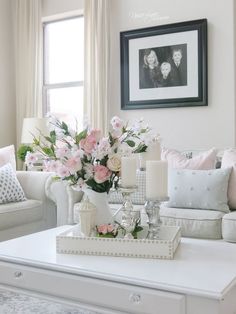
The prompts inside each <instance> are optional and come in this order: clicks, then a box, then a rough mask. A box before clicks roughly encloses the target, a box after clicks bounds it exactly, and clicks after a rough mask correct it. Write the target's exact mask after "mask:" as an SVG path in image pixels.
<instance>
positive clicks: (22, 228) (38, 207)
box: [0, 171, 56, 241]
mask: <svg viewBox="0 0 236 314" xmlns="http://www.w3.org/2000/svg"><path fill="white" fill-rule="evenodd" d="M16 174H17V178H18V180H19V182H20V184H21V186H22V188H23V190H24V193H25V196H26V198H27V200H26V201H23V202H14V203H7V204H0V241H3V240H8V239H11V238H15V237H19V236H23V235H26V234H30V233H34V232H37V231H41V230H44V229H48V228H52V227H55V226H56V205H55V203H54V202H53V201H52V200H50V199H49V198H48V197H47V195H46V193H45V186H46V184H47V181H48V180H50V178H51V173H46V172H38V171H17V172H16Z"/></svg>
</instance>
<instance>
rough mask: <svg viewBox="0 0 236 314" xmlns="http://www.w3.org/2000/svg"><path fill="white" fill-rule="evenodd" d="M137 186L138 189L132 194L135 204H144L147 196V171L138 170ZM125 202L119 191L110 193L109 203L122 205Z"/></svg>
mask: <svg viewBox="0 0 236 314" xmlns="http://www.w3.org/2000/svg"><path fill="white" fill-rule="evenodd" d="M136 184H137V186H138V189H137V191H136V192H134V193H133V194H132V196H131V197H132V202H133V204H144V203H145V201H146V200H145V196H146V171H140V170H137V172H136ZM122 202H123V197H122V195H121V193H120V192H119V191H115V192H112V191H111V192H110V194H109V203H112V204H121V203H122Z"/></svg>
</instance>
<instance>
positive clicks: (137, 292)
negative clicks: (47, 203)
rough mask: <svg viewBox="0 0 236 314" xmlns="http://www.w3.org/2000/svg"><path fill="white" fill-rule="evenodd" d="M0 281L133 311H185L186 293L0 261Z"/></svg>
mask: <svg viewBox="0 0 236 314" xmlns="http://www.w3.org/2000/svg"><path fill="white" fill-rule="evenodd" d="M0 281H1V282H0V283H2V284H8V285H12V286H15V287H19V288H24V289H28V290H32V291H36V292H41V293H46V294H50V295H53V296H57V297H63V298H65V299H68V300H73V301H79V302H83V303H86V304H91V305H96V306H100V307H104V308H110V309H113V310H117V311H122V312H128V313H135V314H139V313H140V314H141V313H143V314H173V313H175V314H185V296H184V295H181V294H177V293H170V292H164V291H159V290H155V289H149V288H143V287H138V286H132V285H127V284H123V283H117V282H112V281H107V280H100V279H95V278H90V277H84V276H79V275H73V274H67V273H63V272H59V271H50V270H43V269H39V268H34V267H28V266H22V265H19V266H18V265H17V264H10V263H5V262H2V263H0Z"/></svg>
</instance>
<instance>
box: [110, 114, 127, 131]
mask: <svg viewBox="0 0 236 314" xmlns="http://www.w3.org/2000/svg"><path fill="white" fill-rule="evenodd" d="M111 125H112V127H113V129H114V130H117V129H121V128H122V127H123V126H124V122H123V120H121V119H120V118H119V117H117V116H115V117H113V118H112V119H111Z"/></svg>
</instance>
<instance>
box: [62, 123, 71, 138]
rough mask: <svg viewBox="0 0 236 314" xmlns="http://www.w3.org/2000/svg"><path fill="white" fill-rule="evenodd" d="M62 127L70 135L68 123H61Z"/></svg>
mask: <svg viewBox="0 0 236 314" xmlns="http://www.w3.org/2000/svg"><path fill="white" fill-rule="evenodd" d="M61 128H62V129H63V130H64V133H65V135H70V132H69V128H68V125H67V124H66V123H65V122H64V121H62V123H61Z"/></svg>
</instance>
